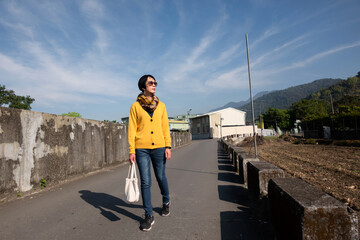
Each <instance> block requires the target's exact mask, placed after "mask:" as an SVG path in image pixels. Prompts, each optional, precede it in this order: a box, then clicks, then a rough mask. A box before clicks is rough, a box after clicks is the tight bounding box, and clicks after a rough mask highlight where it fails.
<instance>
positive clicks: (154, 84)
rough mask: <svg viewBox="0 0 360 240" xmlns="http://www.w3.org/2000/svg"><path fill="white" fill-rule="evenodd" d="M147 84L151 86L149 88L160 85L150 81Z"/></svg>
mask: <svg viewBox="0 0 360 240" xmlns="http://www.w3.org/2000/svg"><path fill="white" fill-rule="evenodd" d="M146 84H147V85H149V86H155V87H156V86H157V84H158V83H157V82H153V81H149V82H147V83H146Z"/></svg>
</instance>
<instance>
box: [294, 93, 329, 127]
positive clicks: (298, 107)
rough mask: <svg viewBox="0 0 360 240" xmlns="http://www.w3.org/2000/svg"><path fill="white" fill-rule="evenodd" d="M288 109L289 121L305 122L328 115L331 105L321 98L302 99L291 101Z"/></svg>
mask: <svg viewBox="0 0 360 240" xmlns="http://www.w3.org/2000/svg"><path fill="white" fill-rule="evenodd" d="M289 111H290V121H291V122H293V123H295V121H296V120H301V121H302V122H306V121H312V120H315V119H320V118H324V117H327V116H329V113H330V112H331V106H330V103H328V102H326V101H322V100H306V99H302V100H301V101H299V102H296V103H293V104H292V105H291V107H290V109H289Z"/></svg>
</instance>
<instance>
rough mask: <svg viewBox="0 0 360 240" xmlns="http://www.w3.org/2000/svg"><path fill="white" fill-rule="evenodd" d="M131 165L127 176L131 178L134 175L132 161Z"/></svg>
mask: <svg viewBox="0 0 360 240" xmlns="http://www.w3.org/2000/svg"><path fill="white" fill-rule="evenodd" d="M130 164H131V165H130V166H129V171H128V174H127V178H130V177H131V175H132V165H133V164H132V163H130Z"/></svg>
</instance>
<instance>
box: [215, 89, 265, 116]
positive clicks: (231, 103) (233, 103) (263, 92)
mask: <svg viewBox="0 0 360 240" xmlns="http://www.w3.org/2000/svg"><path fill="white" fill-rule="evenodd" d="M267 93H269V91H262V92H259V93H257V94H256V95H255V96H253V99H254V100H255V99H257V98H259V97H261V96H263V95H265V94H267ZM249 102H250V98H249V99H248V100H246V101H240V102H229V103H227V104H225V105H224V106H222V107H218V108H214V109H212V110H210V111H209V112H214V111H218V110H221V109H224V108H228V107H233V108H237V109H239V108H240V107H242V106H244V105H245V104H247V103H249Z"/></svg>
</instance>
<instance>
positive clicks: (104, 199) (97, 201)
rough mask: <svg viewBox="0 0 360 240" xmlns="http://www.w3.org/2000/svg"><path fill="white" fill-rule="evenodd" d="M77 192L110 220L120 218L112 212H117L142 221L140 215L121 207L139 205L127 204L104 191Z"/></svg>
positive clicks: (136, 206) (137, 206)
mask: <svg viewBox="0 0 360 240" xmlns="http://www.w3.org/2000/svg"><path fill="white" fill-rule="evenodd" d="M79 193H80V194H81V195H80V198H81V199H82V200H84V201H85V202H87V203H88V204H90V205H92V206H93V207H94V208H97V209H99V210H100V214H101V215H103V216H104V217H105V218H107V219H109V220H110V221H112V222H114V221H119V220H120V218H119V217H118V216H117V215H115V214H114V213H113V212H117V213H119V214H121V215H124V216H126V217H128V218H131V219H134V220H135V221H138V222H141V221H142V218H141V217H139V216H137V215H135V214H133V213H131V212H129V211H127V210H125V209H124V208H122V207H130V208H142V206H141V205H134V204H129V203H127V202H125V201H123V200H121V199H120V198H117V197H114V196H112V195H109V194H106V193H97V192H91V191H89V190H80V191H79ZM109 210H111V211H109ZM112 211H113V212H112Z"/></svg>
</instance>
